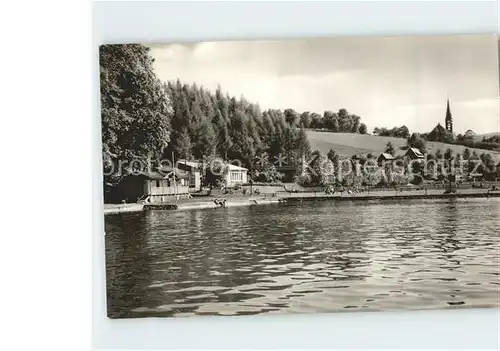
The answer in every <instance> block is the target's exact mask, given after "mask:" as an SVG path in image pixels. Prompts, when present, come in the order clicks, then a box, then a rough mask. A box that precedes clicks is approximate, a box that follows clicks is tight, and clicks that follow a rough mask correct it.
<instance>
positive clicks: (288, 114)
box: [284, 108, 298, 126]
mask: <svg viewBox="0 0 500 351" xmlns="http://www.w3.org/2000/svg"><path fill="white" fill-rule="evenodd" d="M284 114H285V120H286V122H287V123H288V124H289V125H291V126H293V125H295V124H296V123H297V121H298V114H297V112H295V110H294V109H291V108H287V109H286V110H285V111H284Z"/></svg>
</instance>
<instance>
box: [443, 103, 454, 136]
mask: <svg viewBox="0 0 500 351" xmlns="http://www.w3.org/2000/svg"><path fill="white" fill-rule="evenodd" d="M444 122H445V124H444V125H445V127H446V130H447V131H449V132H450V133H453V118H452V117H451V111H450V99H447V100H446V119H445V121H444Z"/></svg>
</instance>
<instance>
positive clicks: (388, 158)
mask: <svg viewBox="0 0 500 351" xmlns="http://www.w3.org/2000/svg"><path fill="white" fill-rule="evenodd" d="M380 156H381V157H383V158H384V159H386V160H394V159H395V157H394V156H392V155H391V154H389V153H386V152H383V153H381V154H380Z"/></svg>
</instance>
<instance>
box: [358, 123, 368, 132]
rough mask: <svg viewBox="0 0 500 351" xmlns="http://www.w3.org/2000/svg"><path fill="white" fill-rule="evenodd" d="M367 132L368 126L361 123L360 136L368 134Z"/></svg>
mask: <svg viewBox="0 0 500 351" xmlns="http://www.w3.org/2000/svg"><path fill="white" fill-rule="evenodd" d="M366 132H367V127H366V124H364V123H361V124H360V125H359V134H366Z"/></svg>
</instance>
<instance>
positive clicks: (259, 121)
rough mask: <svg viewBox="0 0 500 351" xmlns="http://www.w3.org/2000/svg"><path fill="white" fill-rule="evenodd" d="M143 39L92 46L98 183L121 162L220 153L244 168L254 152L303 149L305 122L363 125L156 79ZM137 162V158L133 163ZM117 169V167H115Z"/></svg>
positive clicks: (340, 128)
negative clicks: (97, 98) (96, 58)
mask: <svg viewBox="0 0 500 351" xmlns="http://www.w3.org/2000/svg"><path fill="white" fill-rule="evenodd" d="M153 62H154V60H153V58H152V57H151V55H150V53H149V48H148V47H146V46H143V45H135V44H131V45H104V46H101V48H100V77H101V82H100V88H101V115H102V142H103V147H102V151H103V161H104V173H105V178H106V182H107V183H108V184H109V185H113V184H114V183H116V182H118V181H119V180H120V176H121V175H122V174H123V173H122V172H118V173H117V172H111V171H112V170H113V169H116V168H117V164H118V162H119V161H121V162H122V163H123V164H125V163H127V162H126V161H129V162H132V161H137V160H143V161H144V162H146V160H148V159H149V160H151V159H153V160H154V159H171V158H172V154H173V156H174V157H175V158H176V159H179V158H187V159H198V160H199V159H201V158H203V157H210V156H216V155H217V156H220V157H222V158H224V159H226V160H239V161H240V162H241V163H242V164H243V165H244V166H246V167H248V168H249V169H250V170H251V169H252V165H253V163H254V162H253V161H254V160H255V158H256V157H262V156H263V155H265V156H266V157H267V158H268V159H273V157H279V156H280V155H281V156H286V157H287V159H288V160H289V161H290V160H294V159H297V157H301V156H302V155H304V156H306V157H307V156H308V155H310V153H311V150H310V145H309V141H308V140H307V134H306V131H305V129H306V128H322V129H328V130H331V131H336V132H351V133H366V125H365V124H363V123H362V122H361V118H360V117H359V116H357V115H353V114H349V113H348V112H347V110H345V109H340V110H339V111H338V112H332V111H325V112H324V113H323V115H319V114H317V113H310V112H303V113H298V112H296V111H295V110H293V109H284V110H280V109H267V110H264V111H262V110H261V109H260V107H259V105H258V104H255V103H252V102H249V101H247V100H246V99H245V98H243V97H240V98H237V97H234V96H230V95H229V94H227V93H225V92H223V91H222V90H221V89H220V88H218V89H216V91H209V90H207V89H204V88H203V87H201V86H197V85H196V84H192V85H188V84H183V83H182V82H180V81H179V80H177V81H169V82H162V81H161V80H160V79H158V77H157V76H156V74H155V73H154V69H153ZM135 164H137V162H135ZM120 171H123V170H121V169H120Z"/></svg>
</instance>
